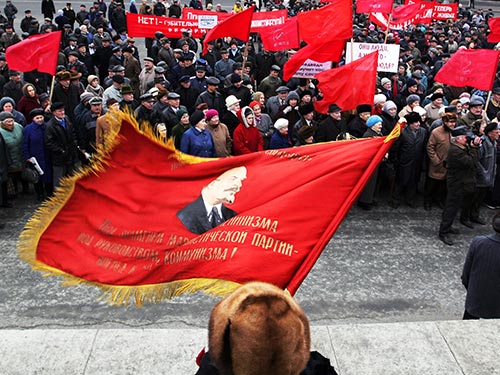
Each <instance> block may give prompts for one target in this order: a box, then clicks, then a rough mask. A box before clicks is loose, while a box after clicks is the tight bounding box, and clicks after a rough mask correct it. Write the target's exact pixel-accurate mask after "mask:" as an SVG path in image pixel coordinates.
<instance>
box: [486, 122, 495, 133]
mask: <svg viewBox="0 0 500 375" xmlns="http://www.w3.org/2000/svg"><path fill="white" fill-rule="evenodd" d="M496 129H498V124H497V123H496V122H490V123H489V124H488V125H486V127H485V128H484V134H488V133H489V132H491V131H493V130H496Z"/></svg>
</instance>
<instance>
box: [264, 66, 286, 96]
mask: <svg viewBox="0 0 500 375" xmlns="http://www.w3.org/2000/svg"><path fill="white" fill-rule="evenodd" d="M280 72H281V68H280V67H279V66H278V65H273V66H271V71H270V73H269V75H268V76H267V77H266V78H264V79H263V80H262V82H261V83H260V84H259V88H258V90H259V91H261V92H263V93H264V96H265V97H266V98H270V97H271V96H273V95H274V93H275V92H276V90H277V89H278V87H280V86H281V85H283V81H282V80H281V78H280V77H279V74H280Z"/></svg>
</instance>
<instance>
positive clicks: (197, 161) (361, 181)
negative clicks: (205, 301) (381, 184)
mask: <svg viewBox="0 0 500 375" xmlns="http://www.w3.org/2000/svg"><path fill="white" fill-rule="evenodd" d="M123 116H124V117H125V115H123ZM129 121H134V120H133V119H132V118H131V117H125V120H124V121H123V124H122V126H121V129H120V130H119V134H118V137H117V138H116V141H115V142H116V145H115V147H114V149H112V150H109V153H108V154H107V155H100V156H101V157H103V158H104V160H102V159H99V160H102V161H103V162H102V163H99V165H96V166H94V167H93V169H88V170H86V172H84V173H82V174H80V175H79V176H74V177H72V178H69V179H66V180H64V181H63V184H62V187H61V189H59V190H58V191H57V193H56V197H55V198H54V199H51V201H50V202H49V203H48V204H46V205H44V206H43V207H42V208H41V209H40V210H39V211H37V212H36V213H35V215H34V217H33V219H32V220H30V222H29V223H28V224H27V226H26V230H25V231H24V232H23V233H22V234H21V238H20V242H19V251H20V256H21V257H22V258H23V259H24V260H26V261H28V262H30V263H31V264H33V265H34V266H35V267H36V268H37V269H39V270H43V271H44V273H46V274H47V273H48V274H54V275H60V276H64V277H65V281H67V282H68V283H69V284H71V283H73V285H74V284H78V283H89V284H91V285H98V286H101V287H102V288H103V289H104V290H105V291H107V294H108V296H109V300H110V301H111V302H113V303H115V304H123V303H127V302H128V301H129V299H130V298H134V297H135V299H136V302H137V303H138V304H141V303H142V302H157V301H159V300H162V299H164V298H171V297H173V296H175V295H178V294H181V293H185V292H193V291H196V290H204V291H206V292H209V293H213V294H223V293H228V292H230V291H232V290H234V288H236V287H237V286H238V285H239V284H242V283H245V282H248V281H251V280H261V281H265V282H269V283H272V284H274V285H277V286H279V287H281V288H287V289H288V290H289V291H290V292H291V293H292V294H294V293H295V292H296V290H297V289H298V287H299V286H300V284H301V282H302V281H303V280H304V278H305V277H306V276H307V274H308V272H309V271H310V270H311V268H312V267H313V265H314V263H315V262H316V260H317V259H318V257H319V256H320V254H321V252H322V250H323V249H324V247H325V246H326V244H327V243H328V241H329V240H330V238H331V237H332V235H333V233H334V232H335V230H336V229H337V228H338V226H339V225H340V223H341V221H342V219H343V218H344V216H345V215H346V214H347V212H348V211H349V209H350V207H351V205H352V204H353V202H354V201H355V199H356V198H357V196H358V195H359V193H360V192H361V191H362V189H363V187H364V185H365V184H366V182H367V181H368V179H369V178H370V176H371V174H372V172H373V170H374V169H375V168H376V166H377V165H378V164H379V162H380V161H381V160H382V158H383V156H384V155H385V154H386V152H387V151H388V149H389V148H390V146H391V143H392V139H393V138H394V136H395V137H397V135H396V133H394V134H393V135H392V136H391V137H388V139H385V138H384V137H380V138H371V139H363V140H356V141H345V142H329V143H322V144H317V145H311V146H306V147H295V148H293V149H282V150H267V151H263V152H256V153H252V154H248V155H242V156H237V157H232V158H221V159H202V158H195V157H192V156H189V155H184V154H182V153H180V152H178V151H176V150H175V149H174V148H173V147H172V146H171V145H170V144H169V145H165V144H164V143H161V142H158V141H156V140H152V139H151V137H150V136H144V135H143V134H142V133H140V132H139V130H138V125H135V126H133V125H130V123H129ZM117 125H118V124H117ZM397 129H398V130H399V127H397ZM131 155H133V157H131ZM151 160H154V161H155V162H154V163H151ZM332 160H336V162H335V163H332V162H331V161H332ZM292 175H293V176H294V178H290V177H291V176H292ZM332 186H335V189H334V190H332V189H331V187H332ZM165 192H168V194H165ZM304 199H305V200H307V204H296V205H295V206H294V207H293V209H290V202H303V201H304ZM217 202H219V203H217ZM206 204H208V205H209V206H208V207H209V210H211V209H210V207H211V206H212V205H217V204H218V205H219V207H220V213H219V217H218V218H216V220H219V219H220V220H222V221H223V222H222V223H220V221H216V220H211V219H210V217H211V216H215V214H212V213H210V214H207V208H206V206H205V205H206ZM215 207H216V206H215ZM210 212H212V211H210ZM221 214H222V215H221ZM209 215H210V216H209ZM221 216H222V217H221ZM224 220H226V221H224Z"/></svg>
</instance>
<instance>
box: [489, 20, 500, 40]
mask: <svg viewBox="0 0 500 375" xmlns="http://www.w3.org/2000/svg"><path fill="white" fill-rule="evenodd" d="M488 27H489V28H490V34H489V35H488V42H489V43H498V42H500V17H497V18H490V19H489V20H488Z"/></svg>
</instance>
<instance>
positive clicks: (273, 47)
mask: <svg viewBox="0 0 500 375" xmlns="http://www.w3.org/2000/svg"><path fill="white" fill-rule="evenodd" d="M260 37H261V38H262V43H263V44H264V48H265V49H266V50H268V51H281V50H284V49H293V48H299V47H300V40H299V29H298V26H297V17H292V18H289V19H287V20H286V21H285V23H284V24H283V25H276V26H270V27H266V28H263V29H261V30H260Z"/></svg>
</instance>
